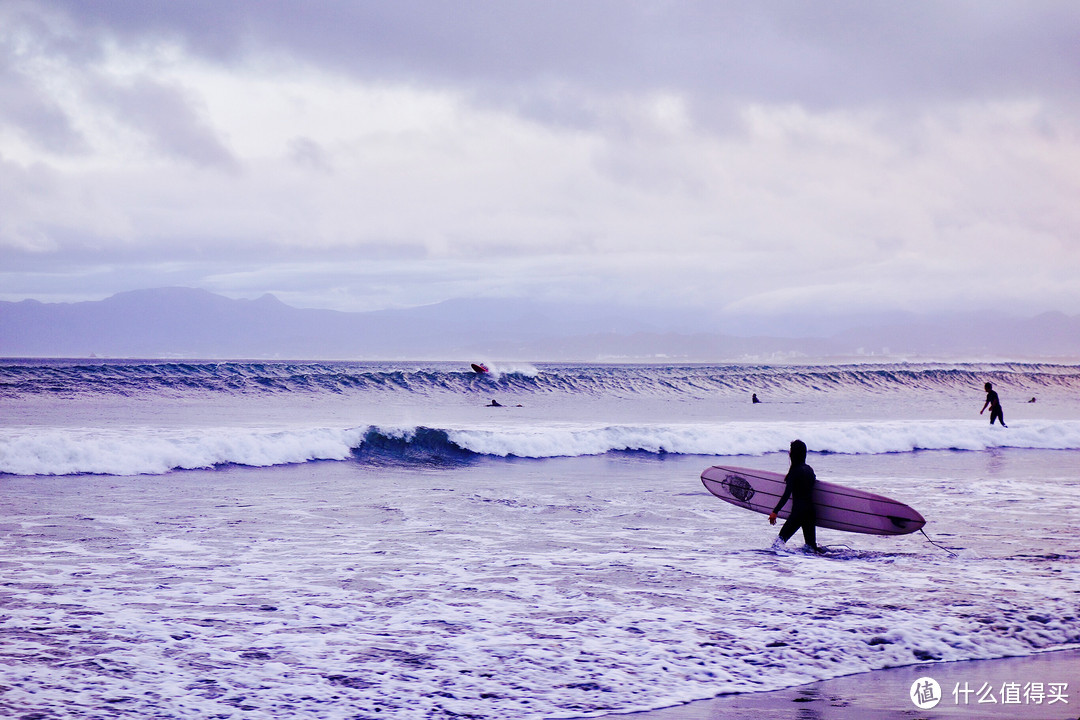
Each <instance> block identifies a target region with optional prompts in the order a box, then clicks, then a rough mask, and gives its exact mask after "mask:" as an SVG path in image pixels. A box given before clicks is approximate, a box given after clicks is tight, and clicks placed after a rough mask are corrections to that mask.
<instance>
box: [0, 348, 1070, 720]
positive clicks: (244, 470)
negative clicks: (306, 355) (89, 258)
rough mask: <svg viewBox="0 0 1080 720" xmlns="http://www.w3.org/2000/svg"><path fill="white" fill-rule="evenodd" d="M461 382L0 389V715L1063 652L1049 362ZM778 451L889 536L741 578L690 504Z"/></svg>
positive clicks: (345, 704)
mask: <svg viewBox="0 0 1080 720" xmlns="http://www.w3.org/2000/svg"><path fill="white" fill-rule="evenodd" d="M488 365H489V367H490V368H491V372H490V373H488V374H477V373H475V372H473V371H472V370H471V369H470V368H469V365H468V363H404V362H403V363H345V362H340V363H330V362H326V363H318V362H192V361H156V360H155V361H137V360H123V361H120V360H98V359H87V360H25V359H20V360H6V361H0V412H2V418H3V422H2V426H0V504H2V505H0V506H2V514H0V542H2V544H3V553H2V555H0V568H2V573H0V711H3V713H4V714H6V715H9V716H11V717H34V718H95V719H96V718H127V717H130V718H222V719H224V718H263V717H265V718H275V719H287V718H327V719H330V718H333V719H338V718H340V719H342V720H344V719H350V720H354V719H359V718H386V717H394V718H462V717H465V718H488V717H492V718H495V717H497V718H575V717H588V716H595V715H601V714H607V713H615V712H630V711H635V710H644V709H652V708H660V707H666V706H671V705H674V704H678V703H684V702H689V701H691V700H696V699H701V698H709V697H713V696H716V695H719V694H723V693H744V692H752V691H761V690H774V689H780V688H790V687H794V686H797V685H800V684H803V683H808V682H811V681H815V680H824V679H829V678H835V677H840V676H845V675H850V674H853V673H858V672H863V671H868V670H876V669H882V668H887V667H899V666H908V665H914V664H919V663H926V664H933V663H939V662H945V661H954V660H971V659H983V658H995V657H1006V656H1025V655H1031V654H1034V653H1040V652H1042V651H1046V650H1051V649H1057V648H1062V647H1071V646H1073V647H1074V646H1077V645H1080V537H1078V535H1077V532H1076V529H1075V520H1076V512H1077V507H1078V506H1080V472H1078V469H1080V366H1077V365H1066V364H1023V363H963V364H944V363H941V364H929V363H926V364H916V363H898V364H843V365H806V366H795V365H679V364H670V365H661V364H649V365H566V364H540V363H537V364H525V363H518V364H510V363H498V362H495V363H488ZM988 381H989V382H992V383H993V384H994V387H995V389H996V390H997V391H998V393H999V395H1000V396H1001V399H1002V403H1003V406H1004V412H1005V421H1006V423H1007V424H1008V428H1003V427H1000V426H997V425H995V426H990V425H989V414H988V412H987V414H984V415H981V416H980V415H979V409H980V408H981V407H982V404H983V401H984V398H985V393H984V392H983V389H982V387H983V383H985V382H988ZM751 394H756V395H757V396H758V397H759V398H760V399H761V401H762V402H761V403H759V404H753V403H751ZM493 400H494V401H496V402H497V403H498V404H499V406H491V402H492V401H493ZM795 438H800V439H802V440H804V441H805V442H806V443H807V445H808V446H809V448H810V457H809V460H808V461H809V463H810V464H811V465H812V466H813V467H814V469H815V471H816V473H817V475H818V477H819V478H820V479H823V480H828V481H830V482H835V483H840V484H844V485H849V486H853V487H857V488H861V489H865V490H869V491H871V492H876V493H879V494H883V495H887V496H889V497H892V498H895V499H897V500H900V501H902V502H905V503H908V504H909V505H911V506H913V507H914V508H915V509H917V510H918V511H919V512H921V513H922V514H923V516H924V517H925V518H926V519H927V524H926V527H925V528H924V529H925V535H924V534H922V533H917V534H912V535H904V536H895V537H876V536H868V535H854V534H847V533H841V532H837V531H831V530H827V529H819V531H818V541H819V543H821V544H823V545H825V546H826V547H827V548H828V552H827V554H825V555H823V556H816V555H812V554H809V553H806V552H804V551H803V549H802V548H800V547H799V545H800V544H801V543H800V542H799V541H800V540H801V535H796V537H795V538H793V539H792V541H791V542H790V543H789V545H788V546H786V547H783V548H773V547H772V545H773V540H774V538H775V537H776V531H777V528H775V527H770V526H769V524H768V522H767V519H766V518H765V516H763V515H758V514H755V513H751V512H748V511H745V510H742V509H740V508H737V507H734V506H732V505H729V504H727V503H724V502H722V501H720V500H718V499H716V498H714V497H712V496H711V495H710V494H709V493H708V492H707V491H706V490H705V489H704V487H703V486H702V484H701V482H700V479H699V477H700V474H701V472H702V470H704V469H705V468H707V467H709V466H710V465H714V464H726V465H741V466H745V467H754V468H758V469H763V470H773V471H778V472H783V471H785V470H786V468H787V458H786V450H787V447H788V444H789V443H790V441H791V440H793V439H795ZM1017 680H1018V681H1021V682H1023V681H1029V682H1046V683H1050V682H1054V681H1055V680H1064V681H1071V682H1072V683H1073V684H1074V685H1076V684H1077V681H1078V679H1076V678H1064V679H1055V678H1050V677H1047V678H1042V677H1039V678H1034V677H1032V678H1017ZM1072 689H1073V690H1076V689H1077V687H1073V688H1072ZM903 702H906V698H898V705H901V704H902V703H903Z"/></svg>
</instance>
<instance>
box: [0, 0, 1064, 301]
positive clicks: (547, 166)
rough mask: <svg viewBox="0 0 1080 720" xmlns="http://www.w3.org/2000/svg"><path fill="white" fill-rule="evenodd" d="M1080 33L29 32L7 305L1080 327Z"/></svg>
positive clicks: (743, 29)
mask: <svg viewBox="0 0 1080 720" xmlns="http://www.w3.org/2000/svg"><path fill="white" fill-rule="evenodd" d="M1078 38H1080V4H1077V3H1076V2H1074V1H1073V0H1061V1H1060V2H1040V1H1038V0H1029V1H1025V2H1013V1H1009V2H994V1H993V0H972V1H971V2H950V1H948V0H943V1H942V2H888V3H878V2H863V1H861V0H860V1H857V2H856V1H853V2H834V1H830V0H805V1H800V0H785V1H783V2H780V1H775V2H770V1H768V0H765V1H761V0H749V1H746V2H722V3H721V2H714V1H712V0H705V1H702V2H677V1H672V2H668V1H664V0H650V1H642V2H635V1H633V0H596V1H594V0H581V1H575V2H560V1H557V0H556V1H547V0H545V1H543V2H541V1H540V0H533V1H521V0H491V1H490V2H475V1H472V0H466V1H462V2H457V1H447V0H417V1H413V0H393V1H392V2H389V1H387V2H366V1H360V0H340V1H336V2H329V1H328V2H296V1H292V2H287V1H285V0H243V1H238V2H228V1H226V0H192V1H190V2H186V1H177V0H158V1H155V0H109V1H108V2H87V1H85V0H70V1H68V2H64V1H53V0H28V1H23V0H0V299H5V300H21V299H24V298H36V299H39V300H43V301H48V302H54V301H74V300H86V299H101V298H104V297H106V296H108V295H111V294H113V293H115V292H118V291H122V290H131V289H137V288H146V287H159V286H170V285H185V286H192V287H200V288H205V289H207V290H211V291H214V292H218V293H221V294H224V295H228V296H230V297H257V296H259V295H261V294H262V293H265V292H272V293H274V294H276V295H277V296H278V297H279V298H281V299H282V300H284V301H285V302H287V303H290V304H292V305H296V306H302V307H324V308H336V309H343V310H368V309H377V308H385V307H405V306H413V305H420V304H427V303H433V302H437V301H440V300H444V299H448V298H457V297H490V298H520V297H526V298H528V297H536V298H564V299H571V300H574V301H580V302H598V303H615V304H622V305H627V306H633V305H638V304H642V303H648V304H651V305H654V306H659V307H668V306H670V307H672V308H693V307H709V308H713V309H716V310H718V311H721V312H723V313H727V314H731V315H737V314H747V315H771V314H776V315H783V314H785V313H792V312H815V313H823V314H827V313H838V312H850V311H853V310H861V311H871V310H909V311H926V312H935V311H940V310H965V311H966V310H977V309H1000V310H1006V311H1009V312H1012V313H1017V314H1033V313H1036V312H1041V311H1044V310H1061V311H1064V312H1067V313H1070V314H1075V313H1080V42H1078V41H1077V39H1078Z"/></svg>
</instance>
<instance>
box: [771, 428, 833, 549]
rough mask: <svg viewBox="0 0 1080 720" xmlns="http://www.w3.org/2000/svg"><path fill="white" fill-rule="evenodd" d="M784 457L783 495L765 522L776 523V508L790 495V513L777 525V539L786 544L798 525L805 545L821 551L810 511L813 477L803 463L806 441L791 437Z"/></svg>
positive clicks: (812, 500)
mask: <svg viewBox="0 0 1080 720" xmlns="http://www.w3.org/2000/svg"><path fill="white" fill-rule="evenodd" d="M788 457H790V458H791V469H789V470H788V473H787V476H786V477H785V478H784V494H783V495H781V496H780V502H778V503H776V507H774V508H773V511H772V513H771V514H770V515H769V524H770V525H775V524H776V517H777V515H778V514H779V513H780V508H782V507H784V503H786V502H787V501H788V498H791V515H789V516H788V519H787V521H786V522H785V523H784V524H783V526H782V527H781V528H780V536H779V539H780V541H781V542H784V543H786V542H787V541H788V540H790V539H791V536H792V535H794V534H795V531H796V530H798V529H799V528H800V527H801V528H802V531H803V538H804V539H805V540H806V544H807V546H808V547H809V548H810V549H811V550H813V551H814V552H821V548H819V547H818V545H817V529H816V527H815V525H816V523H817V513H816V512H815V510H814V498H813V495H814V485H815V484H816V483H817V476H816V475H814V469H813V468H812V467H810V466H809V465H807V464H806V443H804V442H803V441H802V440H792V441H791V450H790V451H788Z"/></svg>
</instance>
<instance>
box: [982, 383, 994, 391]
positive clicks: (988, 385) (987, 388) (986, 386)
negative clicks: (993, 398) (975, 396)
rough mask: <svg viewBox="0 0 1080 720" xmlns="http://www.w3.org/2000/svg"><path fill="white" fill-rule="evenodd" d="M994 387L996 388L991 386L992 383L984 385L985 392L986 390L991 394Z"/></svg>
mask: <svg viewBox="0 0 1080 720" xmlns="http://www.w3.org/2000/svg"><path fill="white" fill-rule="evenodd" d="M992 387H994V386H993V385H991V384H990V383H986V384H985V385H983V390H985V391H986V392H990V388H992Z"/></svg>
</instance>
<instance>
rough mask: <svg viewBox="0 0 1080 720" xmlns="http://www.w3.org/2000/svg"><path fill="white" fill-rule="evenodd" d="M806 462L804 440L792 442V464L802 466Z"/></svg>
mask: <svg viewBox="0 0 1080 720" xmlns="http://www.w3.org/2000/svg"><path fill="white" fill-rule="evenodd" d="M804 462H806V443H804V442H803V441H802V440H792V441H791V464H792V465H802V464H803V463H804Z"/></svg>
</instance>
